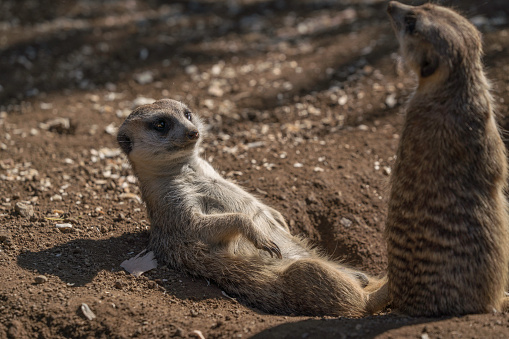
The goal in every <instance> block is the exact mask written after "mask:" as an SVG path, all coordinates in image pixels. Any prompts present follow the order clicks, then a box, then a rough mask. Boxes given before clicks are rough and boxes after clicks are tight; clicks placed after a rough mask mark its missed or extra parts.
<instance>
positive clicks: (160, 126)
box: [154, 119, 167, 132]
mask: <svg viewBox="0 0 509 339" xmlns="http://www.w3.org/2000/svg"><path fill="white" fill-rule="evenodd" d="M166 125H167V124H166V121H164V120H163V119H159V120H157V121H156V122H155V123H154V129H155V130H156V131H158V132H163V131H164V130H165V129H166Z"/></svg>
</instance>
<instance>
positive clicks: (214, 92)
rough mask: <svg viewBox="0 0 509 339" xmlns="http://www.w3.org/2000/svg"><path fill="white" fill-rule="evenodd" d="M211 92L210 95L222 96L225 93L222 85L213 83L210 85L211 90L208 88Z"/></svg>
mask: <svg viewBox="0 0 509 339" xmlns="http://www.w3.org/2000/svg"><path fill="white" fill-rule="evenodd" d="M208 92H209V94H210V95H213V96H215V97H219V98H220V97H222V96H223V95H224V91H223V90H222V89H221V87H219V85H218V84H213V85H211V86H210V87H209V90H208Z"/></svg>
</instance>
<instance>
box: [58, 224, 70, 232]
mask: <svg viewBox="0 0 509 339" xmlns="http://www.w3.org/2000/svg"><path fill="white" fill-rule="evenodd" d="M55 227H56V228H57V229H58V230H59V231H60V232H62V233H69V232H72V231H73V228H72V225H71V224H56V225H55Z"/></svg>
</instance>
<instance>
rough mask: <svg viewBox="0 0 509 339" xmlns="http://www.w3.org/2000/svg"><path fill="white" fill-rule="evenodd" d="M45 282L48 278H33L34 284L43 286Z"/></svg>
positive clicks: (40, 276)
mask: <svg viewBox="0 0 509 339" xmlns="http://www.w3.org/2000/svg"><path fill="white" fill-rule="evenodd" d="M47 281H48V278H47V277H46V276H44V275H38V276H37V277H35V278H34V283H36V284H44V283H45V282H47Z"/></svg>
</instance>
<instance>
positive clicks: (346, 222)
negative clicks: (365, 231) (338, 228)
mask: <svg viewBox="0 0 509 339" xmlns="http://www.w3.org/2000/svg"><path fill="white" fill-rule="evenodd" d="M339 222H340V224H341V225H343V226H345V227H350V226H352V224H353V222H352V220H350V219H347V218H341V220H340V221H339Z"/></svg>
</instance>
